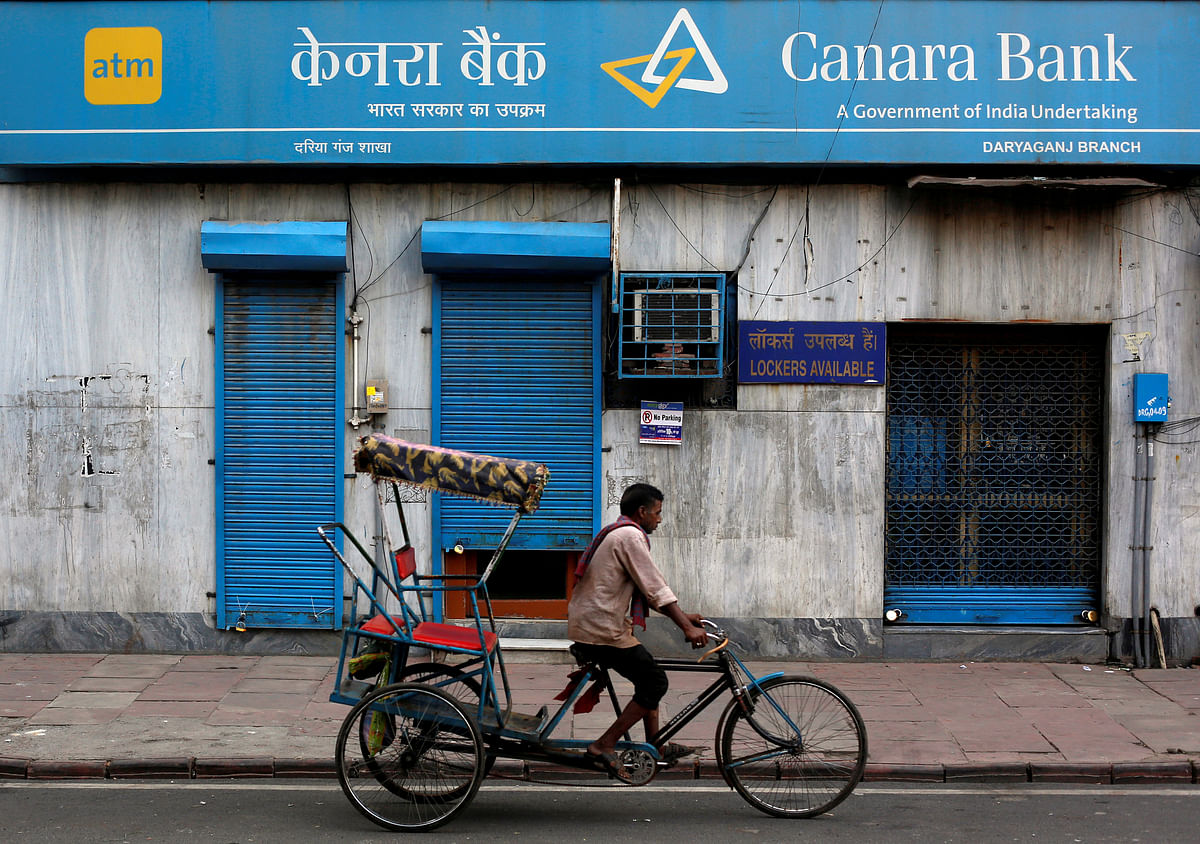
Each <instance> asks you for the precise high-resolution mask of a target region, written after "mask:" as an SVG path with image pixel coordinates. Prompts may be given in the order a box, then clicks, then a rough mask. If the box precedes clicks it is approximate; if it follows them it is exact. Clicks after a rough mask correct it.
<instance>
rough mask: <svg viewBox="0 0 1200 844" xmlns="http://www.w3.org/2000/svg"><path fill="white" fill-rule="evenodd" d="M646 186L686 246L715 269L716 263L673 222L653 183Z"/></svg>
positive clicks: (673, 219)
mask: <svg viewBox="0 0 1200 844" xmlns="http://www.w3.org/2000/svg"><path fill="white" fill-rule="evenodd" d="M646 187H648V188H649V189H650V195H651V196H653V197H654V199H655V200H656V201H657V202H658V205H659V207H660V208H662V210H663V213H664V214H666V215H667V219H668V220H670V221H671V225H672V226H674V227H675V231H677V232H679V236H680V237H682V238H683V240H684V243H686V244H687V245H688V246H690V247H692V251H693V252H695V253H696V254H697V255H699V256H700V259H701V260H702V261H704V263H706V264H708V265H709V266H710V267H712V268H713V269H714V270H715V269H717V265H716V264H714V263H713V262H712V261H710V260H708V258H706V257H705V256H704V253H703V252H701V251H700V250H699V249H698V248H697V247H696V244H694V243H692V241H691V240H689V239H688V236H687V235H686V234H684V231H683V229H681V228H680V227H679V224H678V223H677V222H675V218H674V217H672V216H671V212H670V211H668V210H667V206H665V205H663V201H662V199H661V198H660V197H659V195H658V191H656V190H655V189H654V185H646Z"/></svg>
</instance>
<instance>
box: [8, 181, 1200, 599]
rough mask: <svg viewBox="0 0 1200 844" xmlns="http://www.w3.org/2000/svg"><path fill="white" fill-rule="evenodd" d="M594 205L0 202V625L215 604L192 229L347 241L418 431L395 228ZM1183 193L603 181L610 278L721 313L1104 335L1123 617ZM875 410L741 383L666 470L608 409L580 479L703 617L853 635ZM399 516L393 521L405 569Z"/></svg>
mask: <svg viewBox="0 0 1200 844" xmlns="http://www.w3.org/2000/svg"><path fill="white" fill-rule="evenodd" d="M609 188H610V186H609V185H607V184H598V185H528V184H522V185H507V184H501V185H463V184H419V185H403V184H400V185H390V184H388V185H385V184H367V185H352V186H351V187H350V188H349V189H347V187H346V186H345V185H340V184H331V185H273V184H250V185H247V184H231V185H225V184H221V185H204V186H201V185H191V184H189V185H123V184H116V185H107V184H105V185H89V184H70V185H55V184H45V185H37V184H34V185H11V184H10V185H0V256H3V257H0V261H3V268H4V275H3V279H4V303H5V307H4V309H3V314H2V316H0V319H2V320H3V337H2V340H0V343H2V345H0V360H2V361H3V363H2V364H0V366H2V369H0V372H2V373H3V375H2V379H0V425H2V433H3V436H2V438H0V470H3V471H4V473H5V475H6V477H7V478H9V479H10V480H9V483H8V489H9V492H8V494H6V495H5V496H4V497H3V501H4V503H3V511H4V513H5V515H6V517H7V518H6V520H5V524H6V528H7V529H6V530H5V531H4V537H3V539H2V540H0V543H3V544H2V545H0V549H2V550H0V554H2V558H0V567H2V569H3V572H4V574H5V576H4V577H3V578H0V609H4V610H17V611H20V610H27V611H78V612H123V613H137V612H140V613H156V612H157V613H201V612H209V611H211V601H210V600H209V599H208V598H206V595H205V593H206V592H209V591H211V590H212V589H213V587H214V572H213V554H214V548H213V525H212V519H213V495H214V492H213V477H212V472H213V470H212V467H210V466H209V465H208V463H207V461H208V459H209V458H210V457H211V456H212V451H213V431H212V411H213V404H214V401H213V337H212V336H211V335H210V334H209V333H208V331H209V328H210V327H211V326H212V325H213V322H214V319H213V301H214V299H213V285H214V283H215V280H214V278H213V277H212V276H210V275H209V274H208V273H206V272H204V271H203V269H202V268H201V266H200V254H199V231H200V224H201V222H202V221H204V220H207V219H219V220H235V221H236V220H290V219H313V220H347V219H351V218H352V219H353V222H354V225H353V230H354V273H353V275H352V276H350V277H348V279H347V289H348V292H349V291H352V289H353V288H355V287H357V288H361V289H362V293H361V296H360V301H359V312H360V313H361V314H362V315H363V316H364V317H365V318H367V320H368V321H367V323H366V324H365V325H364V336H365V337H366V338H367V342H366V343H365V344H364V348H363V353H364V354H363V358H362V363H361V375H362V376H363V377H365V378H386V379H388V382H389V387H390V396H389V398H390V402H391V409H390V410H389V413H388V415H387V417H386V419H385V420H383V423H382V427H383V429H384V430H386V431H388V432H401V433H402V434H404V435H407V436H413V437H416V436H419V435H421V434H423V433H427V432H428V431H429V427H430V405H431V385H430V364H431V341H432V338H431V336H430V334H429V333H427V332H423V331H422V329H428V328H429V327H430V309H431V279H430V278H429V277H428V276H426V275H424V274H423V273H422V272H421V268H420V244H419V241H418V240H415V239H414V235H415V233H416V232H417V231H418V229H419V226H420V223H421V221H422V220H426V219H435V218H441V217H453V218H455V219H498V220H510V221H541V220H564V221H571V222H591V221H604V220H607V219H608V218H609V208H610V201H611V200H610V194H609ZM348 197H349V199H350V201H351V204H352V207H353V215H351V213H350V205H348V203H347V198H348ZM1189 200H1190V198H1189V197H1188V196H1186V195H1185V194H1184V193H1183V192H1180V191H1165V192H1160V193H1153V194H1147V195H1134V194H1111V193H1098V192H1095V193H1083V192H1081V193H1074V194H1070V195H1066V194H1062V193H1048V194H1043V193H1034V192H1030V193H1025V194H1016V193H1005V194H993V193H989V192H988V191H986V190H970V191H961V192H950V191H932V190H920V189H918V190H908V189H906V188H904V187H900V186H890V187H885V186H863V185H821V186H818V187H808V186H805V185H783V186H780V187H778V188H775V187H774V186H766V187H743V186H721V185H689V186H680V185H676V186H672V185H654V186H650V185H648V184H642V185H629V184H627V185H626V186H625V189H624V202H623V206H622V219H621V265H622V269H629V270H645V271H653V270H683V271H689V270H692V271H701V270H711V269H714V268H715V269H718V270H723V271H729V270H733V269H734V268H736V267H738V266H739V265H740V267H741V271H740V274H739V278H738V282H739V287H740V295H739V310H740V316H741V317H742V318H743V319H752V318H758V319H789V320H889V321H895V320H956V321H981V322H1010V321H1016V320H1033V321H1048V322H1086V323H1103V324H1111V326H1112V328H1111V332H1112V340H1111V352H1112V357H1111V364H1110V378H1109V384H1108V402H1109V408H1108V418H1107V420H1106V423H1107V424H1106V434H1107V437H1108V447H1107V459H1108V467H1107V473H1108V478H1107V480H1108V493H1107V498H1106V500H1107V507H1108V509H1107V518H1106V523H1107V524H1106V538H1105V553H1104V557H1105V565H1106V574H1105V591H1106V595H1105V599H1106V609H1107V610H1108V611H1109V612H1110V613H1112V614H1113V615H1115V616H1127V615H1128V614H1129V612H1128V602H1129V557H1130V552H1129V544H1130V541H1131V536H1132V533H1131V531H1132V526H1131V525H1132V522H1131V519H1132V514H1131V512H1130V510H1131V507H1132V481H1131V476H1132V466H1133V456H1132V444H1133V425H1132V422H1131V421H1130V417H1131V410H1130V407H1131V376H1132V374H1133V373H1134V372H1138V371H1155V370H1158V371H1165V372H1168V373H1170V375H1171V392H1172V396H1173V406H1172V410H1171V412H1172V417H1173V418H1182V417H1187V416H1196V415H1200V394H1198V392H1200V384H1198V383H1197V376H1196V372H1197V371H1198V370H1200V360H1198V357H1200V343H1198V342H1197V325H1198V323H1200V259H1197V258H1196V257H1195V253H1196V252H1197V251H1200V226H1198V225H1197V214H1196V212H1195V211H1194V210H1193V209H1192V207H1191V205H1189ZM1191 202H1193V203H1195V200H1191ZM760 216H761V221H760V222H759V224H758V225H757V227H755V223H756V221H759V220H760ZM1129 233H1136V234H1129ZM348 298H349V297H348ZM1143 334H1145V336H1144V337H1143V336H1141V335H1143ZM1127 337H1131V338H1133V339H1131V340H1129V343H1131V344H1132V345H1133V347H1134V348H1135V349H1136V350H1137V352H1138V356H1139V357H1140V360H1134V359H1133V358H1134V355H1133V354H1132V353H1131V352H1130V351H1129V348H1128V346H1127V341H1126V338H1127ZM1135 341H1137V342H1135ZM347 383H349V376H348V375H347ZM647 398H653V397H652V396H647ZM884 413H885V401H884V388H883V387H882V386H878V387H875V386H857V387H834V386H766V385H745V386H742V387H740V388H739V391H738V410H737V411H736V412H735V411H715V410H714V411H704V412H701V411H692V410H689V411H688V412H687V413H686V414H685V433H684V445H683V446H682V447H681V448H674V449H672V448H668V447H649V446H639V445H638V444H637V436H636V417H635V416H634V414H633V413H632V412H630V411H621V410H613V411H608V412H606V413H605V417H604V440H605V441H604V443H603V444H604V445H605V446H609V447H611V448H612V451H611V452H606V453H605V457H604V465H603V471H604V477H605V479H606V482H607V486H611V487H613V488H616V487H618V486H619V485H621V484H622V483H623V482H624V480H625V479H627V478H630V477H646V478H648V479H650V480H652V481H653V482H655V483H657V484H658V485H660V486H662V487H663V488H664V489H666V490H667V491H668V493H669V494H670V496H671V497H670V499H669V506H668V521H667V522H666V523H664V525H663V527H662V529H661V532H660V534H657V535H656V537H655V550H656V553H657V554H658V555H659V556H660V557H661V559H662V560H663V561H664V566H665V567H666V568H667V569H668V572H669V574H670V576H671V578H672V579H673V580H674V581H675V582H676V584H677V585H678V587H679V592H680V594H681V597H682V598H683V599H684V600H685V603H687V604H689V605H693V606H696V607H697V608H698V609H700V610H702V611H704V612H708V613H712V614H714V615H723V616H746V617H754V616H763V617H774V618H789V617H811V618H865V619H877V618H878V616H879V614H880V613H881V611H882V609H883V607H882V556H883V545H882V542H883V540H882V528H883V492H884V491H883V477H884V446H885V439H884V434H885V431H884V428H885V420H884ZM349 415H350V414H349V412H347V417H348V416H349ZM361 430H362V431H364V432H365V430H366V429H365V428H363V429H361ZM352 433H353V432H352ZM1191 438H1193V439H1200V436H1196V435H1193V436H1192V437H1191ZM1179 439H1187V437H1179ZM1158 455H1159V460H1158V465H1159V472H1158V477H1157V479H1156V497H1155V501H1156V513H1155V536H1154V540H1153V542H1154V563H1153V565H1154V574H1153V584H1152V595H1153V597H1154V600H1155V603H1156V604H1157V605H1158V606H1159V607H1160V608H1161V610H1162V613H1163V615H1164V616H1175V617H1183V616H1191V615H1192V608H1193V607H1194V606H1195V605H1196V604H1200V561H1197V559H1196V554H1195V549H1196V548H1197V547H1200V518H1197V515H1198V513H1200V480H1197V478H1198V474H1197V456H1196V446H1195V445H1194V444H1180V445H1178V446H1174V447H1168V446H1165V445H1162V446H1160V447H1159V451H1158ZM606 488H607V487H606ZM347 491H348V496H347V520H348V522H349V523H350V524H351V526H352V527H353V528H355V529H356V530H361V531H363V533H364V534H365V535H368V536H369V535H370V534H371V533H372V532H373V530H372V527H373V525H372V518H373V517H372V515H371V510H370V496H369V490H368V488H367V486H366V485H365V484H363V483H362V482H355V481H347ZM423 512H424V515H421V514H422V508H421V507H419V506H418V507H417V508H415V510H414V513H413V516H414V518H413V519H412V523H413V524H412V526H413V527H414V529H415V533H416V536H415V539H416V541H417V543H418V545H419V547H420V548H422V549H423V553H424V554H425V558H424V560H423V564H424V565H428V560H429V558H428V553H429V519H428V506H426V507H425V508H424V511H423ZM613 513H615V502H613V501H612V499H611V496H608V495H606V512H605V515H606V516H609V515H612V514H613Z"/></svg>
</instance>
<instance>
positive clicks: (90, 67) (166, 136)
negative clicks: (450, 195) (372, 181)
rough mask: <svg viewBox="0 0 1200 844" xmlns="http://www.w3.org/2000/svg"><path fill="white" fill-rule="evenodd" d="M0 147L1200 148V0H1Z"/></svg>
mask: <svg viewBox="0 0 1200 844" xmlns="http://www.w3.org/2000/svg"><path fill="white" fill-rule="evenodd" d="M0 19H3V20H4V21H5V26H4V29H3V32H2V33H0V44H2V47H3V49H2V50H0V78H2V79H4V80H5V81H6V84H5V85H3V86H0V166H3V165H10V166H38V165H62V164H89V163H102V164H103V163H108V164H122V163H129V164H134V163H136V164H156V163H162V164H193V163H202V164H224V163H264V164H288V165H297V164H299V165H307V164H313V165H348V164H383V165H396V164H408V165H438V164H445V165H473V164H485V165H486V164H495V165H504V164H532V163H536V164H543V163H551V164H606V163H607V164H622V163H634V164H638V163H644V164H655V163H663V164H751V165H760V164H767V165H770V164H786V165H795V164H805V163H807V164H825V163H829V164H894V163H947V164H961V163H985V164H993V163H994V164H1137V165H1190V164H1196V163H1200V100H1198V99H1197V97H1195V96H1194V93H1193V90H1192V89H1193V87H1194V79H1195V45H1196V44H1197V43H1198V42H1200V2H1159V1H1158V0H1112V1H1111V2H1101V1H1100V0H1062V2H1044V0H1012V1H1011V2H1008V0H889V2H887V3H881V2H879V0H839V2H837V3H830V2H827V1H826V0H796V2H792V3H780V2H777V0H686V2H685V0H603V1H602V0H554V2H527V0H348V2H333V0H241V1H240V2H233V0H146V2H121V0H109V2H19V0H18V1H14V0H0Z"/></svg>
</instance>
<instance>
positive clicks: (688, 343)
mask: <svg viewBox="0 0 1200 844" xmlns="http://www.w3.org/2000/svg"><path fill="white" fill-rule="evenodd" d="M620 283H621V297H620V320H621V339H620V360H619V366H618V375H619V377H621V378H720V377H721V376H722V374H723V367H724V363H725V360H724V348H725V343H724V337H725V319H724V317H725V308H724V303H725V276H724V275H723V274H721V273H702V274H693V275H678V274H674V273H622V274H621V282H620Z"/></svg>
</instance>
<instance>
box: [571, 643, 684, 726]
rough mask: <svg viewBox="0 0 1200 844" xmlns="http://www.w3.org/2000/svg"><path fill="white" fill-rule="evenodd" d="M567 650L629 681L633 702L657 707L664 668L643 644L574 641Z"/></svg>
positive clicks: (664, 685) (662, 692)
mask: <svg viewBox="0 0 1200 844" xmlns="http://www.w3.org/2000/svg"><path fill="white" fill-rule="evenodd" d="M571 652H572V653H574V654H575V655H576V657H577V658H578V659H579V660H580V661H581V662H594V663H596V664H597V665H599V666H601V667H602V668H607V669H609V670H611V671H615V672H617V673H618V674H620V675H621V676H622V677H624V678H625V679H626V680H628V681H629V682H631V683H633V702H634V703H636V704H638V705H639V706H642V707H645V708H646V709H658V704H659V701H661V700H662V699H663V695H665V694H666V693H667V672H666V671H663V670H662V669H661V668H659V666H658V663H657V662H655V661H654V656H653V654H651V653H650V651H648V650H646V646H645V645H634V646H633V647H632V648H614V647H613V646H611V645H587V644H584V643H583V642H576V643H575V644H574V645H572V646H571Z"/></svg>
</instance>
